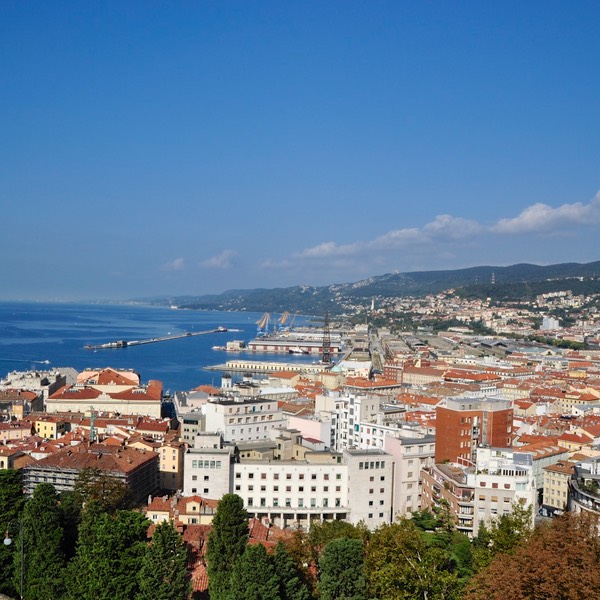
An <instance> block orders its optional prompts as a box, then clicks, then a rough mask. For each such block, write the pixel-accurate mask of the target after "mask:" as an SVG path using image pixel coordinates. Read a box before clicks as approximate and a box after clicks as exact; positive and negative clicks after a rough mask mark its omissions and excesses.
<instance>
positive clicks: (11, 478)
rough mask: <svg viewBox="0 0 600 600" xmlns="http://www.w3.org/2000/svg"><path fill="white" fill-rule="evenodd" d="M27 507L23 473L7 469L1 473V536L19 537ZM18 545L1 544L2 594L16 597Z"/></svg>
mask: <svg viewBox="0 0 600 600" xmlns="http://www.w3.org/2000/svg"><path fill="white" fill-rule="evenodd" d="M24 505H25V494H23V477H22V473H21V471H13V470H12V469H7V470H3V471H0V534H1V535H2V537H3V538H4V535H5V534H6V533H7V532H8V534H9V535H10V536H11V539H12V537H15V538H16V536H17V534H18V530H19V519H20V518H21V513H22V512H23V506H24ZM15 547H16V544H10V545H9V546H6V545H4V544H0V594H7V595H9V596H12V595H15V594H16V593H17V589H15V587H14V586H13V581H12V565H13V561H14V557H13V555H14V549H15Z"/></svg>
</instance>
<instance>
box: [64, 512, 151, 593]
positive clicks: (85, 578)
mask: <svg viewBox="0 0 600 600" xmlns="http://www.w3.org/2000/svg"><path fill="white" fill-rule="evenodd" d="M149 525H150V523H149V521H147V520H146V518H145V517H144V515H142V514H140V513H139V512H135V511H130V510H118V511H116V513H114V514H109V513H106V512H102V510H101V508H100V507H99V505H98V504H97V503H95V502H91V503H90V505H88V506H86V508H85V510H84V512H83V515H82V520H81V525H80V527H79V538H78V542H77V552H76V554H75V557H74V558H73V560H72V561H71V562H70V563H69V567H68V576H67V578H66V580H67V592H68V598H72V599H73V600H114V599H115V598H135V597H136V594H137V593H138V591H139V588H138V583H139V579H138V572H139V571H140V569H141V567H142V559H143V557H144V554H145V552H146V542H147V532H148V526H149Z"/></svg>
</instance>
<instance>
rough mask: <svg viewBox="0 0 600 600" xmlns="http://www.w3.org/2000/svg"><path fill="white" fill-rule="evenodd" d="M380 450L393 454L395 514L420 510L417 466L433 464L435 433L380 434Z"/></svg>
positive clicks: (402, 431)
mask: <svg viewBox="0 0 600 600" xmlns="http://www.w3.org/2000/svg"><path fill="white" fill-rule="evenodd" d="M384 450H385V452H387V453H389V454H390V455H391V456H393V458H394V464H395V468H394V490H393V491H394V496H393V506H392V514H393V516H394V518H395V517H397V516H405V515H409V514H410V513H412V512H415V511H417V510H421V489H422V482H421V469H426V468H428V467H431V466H433V464H434V456H435V436H433V435H424V434H421V435H419V432H415V431H406V430H400V431H398V432H397V435H396V436H395V437H392V436H388V435H386V436H385V437H384Z"/></svg>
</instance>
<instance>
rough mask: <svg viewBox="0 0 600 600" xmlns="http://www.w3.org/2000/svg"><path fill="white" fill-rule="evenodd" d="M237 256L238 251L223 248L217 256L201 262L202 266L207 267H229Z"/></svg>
mask: <svg viewBox="0 0 600 600" xmlns="http://www.w3.org/2000/svg"><path fill="white" fill-rule="evenodd" d="M236 256H237V252H234V251H233V250H223V252H221V253H219V254H217V255H216V256H211V257H210V258H207V259H206V260H203V261H202V262H201V263H200V266H201V267H205V268H207V269H229V268H230V267H231V265H232V262H233V259H234V258H235V257H236Z"/></svg>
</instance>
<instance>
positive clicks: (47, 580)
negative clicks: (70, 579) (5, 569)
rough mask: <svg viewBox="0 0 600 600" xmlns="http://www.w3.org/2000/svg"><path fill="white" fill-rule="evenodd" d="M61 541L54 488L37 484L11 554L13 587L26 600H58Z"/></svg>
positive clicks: (61, 580)
mask: <svg viewBox="0 0 600 600" xmlns="http://www.w3.org/2000/svg"><path fill="white" fill-rule="evenodd" d="M62 539H63V528H62V514H61V510H60V507H59V505H58V496H57V495H56V491H55V489H54V486H52V485H50V484H49V483H40V484H38V485H37V487H36V488H35V490H34V492H33V496H32V497H31V498H30V499H29V500H28V501H27V503H26V504H25V508H24V510H23V523H22V527H21V534H20V535H19V538H18V540H17V544H16V548H15V553H14V566H15V570H14V579H13V583H14V586H15V589H17V590H19V592H20V594H21V595H22V596H23V597H24V598H27V600H55V599H56V598H60V596H61V594H62V592H63V581H64V579H63V569H64V566H65V560H64V554H63V551H62ZM21 584H22V589H21Z"/></svg>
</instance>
